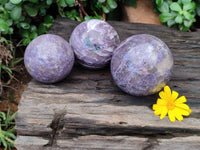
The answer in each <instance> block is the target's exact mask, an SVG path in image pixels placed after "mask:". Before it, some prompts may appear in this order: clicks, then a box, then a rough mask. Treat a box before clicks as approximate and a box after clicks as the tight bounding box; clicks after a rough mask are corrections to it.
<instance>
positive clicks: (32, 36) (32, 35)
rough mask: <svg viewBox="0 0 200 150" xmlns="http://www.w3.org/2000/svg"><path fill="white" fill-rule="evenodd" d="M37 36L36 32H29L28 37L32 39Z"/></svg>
mask: <svg viewBox="0 0 200 150" xmlns="http://www.w3.org/2000/svg"><path fill="white" fill-rule="evenodd" d="M37 36H38V34H37V32H32V33H31V34H30V39H31V40H33V39H34V38H36V37H37Z"/></svg>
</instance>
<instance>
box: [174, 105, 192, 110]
mask: <svg viewBox="0 0 200 150" xmlns="http://www.w3.org/2000/svg"><path fill="white" fill-rule="evenodd" d="M175 106H176V107H179V108H182V109H185V110H189V109H190V107H189V106H188V105H186V104H175Z"/></svg>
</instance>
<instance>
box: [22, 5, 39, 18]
mask: <svg viewBox="0 0 200 150" xmlns="http://www.w3.org/2000/svg"><path fill="white" fill-rule="evenodd" d="M24 10H25V11H26V12H27V14H28V15H29V16H31V17H35V16H36V15H37V13H38V7H36V6H34V5H31V4H26V5H24Z"/></svg>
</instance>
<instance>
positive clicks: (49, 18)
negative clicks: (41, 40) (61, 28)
mask: <svg viewBox="0 0 200 150" xmlns="http://www.w3.org/2000/svg"><path fill="white" fill-rule="evenodd" d="M53 21H54V19H53V16H50V15H47V16H45V17H44V22H45V23H52V22H53Z"/></svg>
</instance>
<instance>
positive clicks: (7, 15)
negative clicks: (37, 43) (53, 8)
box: [0, 0, 54, 46]
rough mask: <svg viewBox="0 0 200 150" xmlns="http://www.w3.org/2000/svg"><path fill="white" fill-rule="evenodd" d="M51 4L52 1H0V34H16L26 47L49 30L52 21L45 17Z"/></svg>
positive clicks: (50, 18)
mask: <svg viewBox="0 0 200 150" xmlns="http://www.w3.org/2000/svg"><path fill="white" fill-rule="evenodd" d="M53 2H54V0H26V1H25V0H2V2H1V3H2V4H1V6H0V32H1V33H2V34H4V35H7V34H13V32H18V33H19V34H20V36H21V37H22V43H23V45H25V46H26V45H27V44H28V43H29V42H30V41H31V40H32V39H34V38H35V37H37V36H38V35H40V34H43V33H46V32H47V30H48V29H49V28H50V26H51V24H52V22H53V20H54V19H53V17H52V16H51V15H47V9H48V8H49V7H50V5H51V4H52V3H53ZM37 17H38V18H39V17H41V18H39V20H40V21H37V20H38V18H37ZM41 21H42V22H41Z"/></svg>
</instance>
